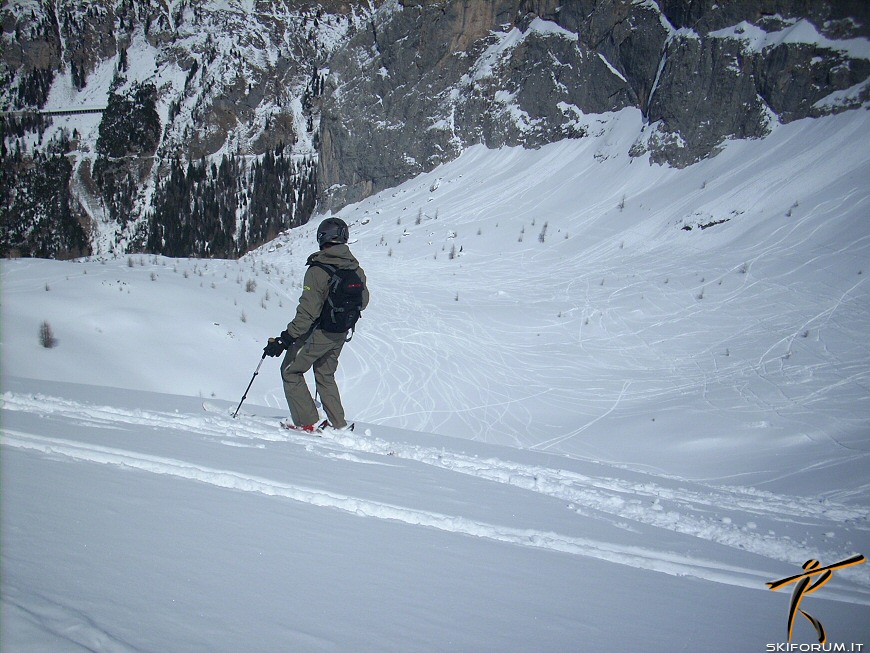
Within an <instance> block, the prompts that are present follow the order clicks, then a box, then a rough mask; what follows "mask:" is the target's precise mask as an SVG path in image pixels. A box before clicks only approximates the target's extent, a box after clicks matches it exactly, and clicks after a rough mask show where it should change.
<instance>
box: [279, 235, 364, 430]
mask: <svg viewBox="0 0 870 653" xmlns="http://www.w3.org/2000/svg"><path fill="white" fill-rule="evenodd" d="M348 237H349V232H348V227H347V224H345V223H344V221H343V220H341V219H339V218H327V219H326V220H324V221H323V222H322V223H321V224H320V226H319V228H318V230H317V241H318V244H319V245H320V250H319V251H317V252H315V253H314V254H312V255H311V256H309V257H308V261H307V265H308V270H307V271H306V272H305V278H304V280H303V282H302V295H301V296H300V297H299V304H298V306H297V308H296V315H295V317H294V318H293V320H292V321H291V322H290V323H289V324H288V325H287V329H286V330H285V331H283V332H282V333H281V335H280V336H279V337H278V338H273V339H270V341H269V344H268V345H266V348H265V352H266V354H268V355H269V356H278V355H280V354H281V353H282V352H284V350H286V352H287V353H286V354H285V356H284V360H283V362H282V363H281V378H282V380H283V382H284V395H285V397H286V398H287V405H288V406H289V408H290V416H291V420H292V423H291V422H288V423H285V424H284V425H285V426H287V427H288V428H294V429H301V430H304V431H314V430H316V429H317V428H322V427H323V426H325V425H329V426H331V427H333V428H337V429H342V428H346V427H347V421H346V420H345V415H344V407H343V406H342V403H341V396H340V394H339V391H338V385H337V384H336V382H335V371H336V369H337V368H338V356H339V354H340V353H341V350H342V348H343V347H344V344H345V342H346V341H347V339H348V337H347V333H348V332H347V330H345V331H337V332H335V331H327V330H325V329H323V328H320V321H321V315H322V313H323V309H324V305H325V304H327V300H328V298H329V294H330V280H331V278H332V276H333V274H332V272H330V268H334V269H338V270H352V271H353V272H355V273H356V275H357V277H358V278H359V280H360V281H361V282H362V284H363V288H362V291H361V293H360V301H359V304H360V306H359V311H362V309H364V308H365V307H366V305H368V301H369V292H368V284H367V280H366V276H365V272H364V271H363V269H362V268H361V267H360V265H359V261H357V259H356V257H354V255H353V254H352V253H351V251H350V248H349V247H348V245H347V241H348ZM312 367H313V368H314V381H315V386H316V390H317V394H319V395H320V401H321V403H322V405H323V410H324V412H325V413H326V417H327V424H321V425H320V427H318V426H317V424H318V422H319V421H320V416H319V414H318V412H317V406H316V405H315V403H314V400H313V398H312V397H311V393H310V391H309V389H308V385H307V384H306V383H305V378H304V374H305V372H307V371H308V370H309V369H311V368H312Z"/></svg>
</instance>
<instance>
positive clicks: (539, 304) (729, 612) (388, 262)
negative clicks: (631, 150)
mask: <svg viewBox="0 0 870 653" xmlns="http://www.w3.org/2000/svg"><path fill="white" fill-rule="evenodd" d="M588 120H589V122H588V124H586V125H585V126H584V127H585V128H586V129H587V130H588V132H589V136H588V137H587V138H584V139H579V140H573V141H563V142H560V143H556V144H551V145H547V146H545V147H542V148H541V149H539V150H535V151H529V150H523V149H521V148H503V149H501V150H488V149H486V148H484V147H475V148H471V149H470V150H468V151H466V152H465V153H463V155H462V156H460V157H459V158H458V159H457V160H455V161H453V162H451V163H449V164H445V165H443V166H440V167H439V168H437V169H436V170H434V171H433V172H431V173H427V174H423V175H420V176H418V177H416V178H414V179H412V180H409V181H408V182H406V183H404V184H402V185H400V186H398V187H396V188H393V189H390V190H387V191H383V192H381V193H379V194H377V195H375V196H373V197H371V198H368V199H367V200H365V201H363V202H360V203H359V204H356V205H350V206H347V207H345V208H343V209H342V210H341V211H339V212H337V213H336V215H339V216H341V217H342V218H344V219H345V220H347V221H348V222H349V223H350V225H351V238H352V243H351V248H352V250H353V252H354V253H355V254H356V255H357V257H358V258H359V259H360V261H361V262H362V264H363V266H364V268H365V270H366V273H367V276H368V278H369V282H370V285H371V292H372V302H371V305H370V307H369V308H368V309H367V310H366V312H365V315H364V317H363V319H362V320H361V322H360V323H359V328H358V329H357V332H356V334H355V336H354V338H353V340H352V342H351V343H350V344H349V345H347V348H346V349H345V351H344V352H343V353H342V357H341V367H340V369H339V384H340V387H341V390H342V396H343V400H344V404H345V406H346V408H347V411H348V415H349V417H351V418H352V419H353V420H354V421H355V422H356V424H357V427H356V430H355V431H354V432H352V433H350V434H334V433H333V434H326V435H325V436H324V437H323V438H311V437H309V436H295V435H292V434H288V433H287V432H286V431H283V430H281V429H279V428H278V427H277V426H276V422H277V420H278V419H279V418H280V417H282V416H286V413H287V409H286V405H285V403H284V399H283V394H282V390H281V385H280V380H279V376H278V366H277V364H276V361H274V360H273V359H267V360H266V361H264V363H263V366H262V368H261V369H260V373H259V375H258V376H257V377H256V378H255V379H254V382H253V385H252V387H251V391H250V393H249V395H248V399H247V401H246V402H245V404H244V406H243V409H242V416H241V417H239V418H238V419H235V420H234V419H232V418H231V417H230V415H229V412H230V411H231V410H233V409H234V408H235V407H236V405H237V404H238V401H239V399H240V398H241V395H242V393H243V391H244V389H245V386H246V384H247V383H248V382H249V381H250V380H251V378H252V374H253V373H254V370H255V368H256V366H257V364H258V362H259V361H260V358H261V355H262V347H263V345H264V344H265V342H266V339H267V338H268V337H269V336H274V335H276V334H277V333H279V332H280V330H281V329H283V328H284V325H285V324H286V322H287V321H288V320H289V319H290V318H291V317H292V315H293V311H294V308H295V302H296V299H297V298H298V295H299V292H300V286H299V284H300V283H301V278H302V274H303V273H304V263H305V258H306V257H307V255H308V254H309V253H310V252H311V251H313V250H314V248H315V246H314V242H315V241H314V231H315V229H316V223H317V222H319V220H320V219H322V218H324V217H326V216H325V215H318V216H315V219H314V220H312V222H311V223H310V224H309V225H306V226H304V227H302V228H300V229H294V230H291V231H288V232H286V233H284V234H282V235H281V236H279V237H278V238H277V239H275V240H274V241H272V242H271V243H269V244H268V245H266V246H263V247H262V248H260V249H258V250H256V251H254V252H251V253H250V254H248V255H247V256H245V257H243V258H242V259H240V260H193V259H170V258H166V257H161V256H154V255H134V256H129V257H121V258H117V259H100V258H91V259H81V260H77V261H70V262H61V261H40V260H6V261H3V262H2V269H0V271H2V276H3V285H2V293H3V294H2V302H0V308H2V313H0V319H2V322H0V326H2V329H0V344H2V350H3V367H2V372H3V377H2V380H3V395H2V396H3V404H2V409H3V420H2V439H0V444H2V449H3V456H2V463H3V474H2V483H3V487H2V496H3V501H4V506H3V508H4V509H3V513H2V514H3V520H4V521H3V528H2V529H0V537H2V538H3V539H2V543H0V556H2V557H0V560H2V565H3V603H2V610H3V612H2V616H3V624H4V626H3V629H2V631H0V632H2V635H0V636H2V638H3V641H2V644H3V647H4V648H7V647H9V648H10V649H11V650H15V649H19V648H21V649H39V648H40V647H41V648H43V649H49V650H58V651H68V650H69V651H78V650H82V649H91V650H93V649H115V650H120V651H133V650H166V649H168V648H171V649H173V650H178V651H195V650H203V649H208V650H212V649H215V648H220V647H221V646H227V647H228V648H235V649H238V650H242V649H244V650H254V651H274V650H284V649H288V648H289V649H291V650H293V649H300V650H311V651H327V650H359V651H375V650H378V651H384V650H388V651H442V650H505V651H521V650H572V649H574V648H577V647H578V646H580V645H582V646H583V647H584V649H585V650H591V651H605V650H610V651H612V650H648V651H672V650H673V649H674V646H675V642H676V643H679V644H681V645H683V646H685V647H688V648H697V649H699V650H710V651H733V650H756V649H759V650H760V649H764V648H765V645H766V644H769V643H774V642H784V641H785V639H786V634H785V632H786V618H787V609H788V596H787V593H784V592H783V591H782V590H780V591H779V592H770V591H769V590H768V589H767V588H766V586H765V583H766V582H767V581H772V580H775V579H776V578H783V577H787V576H789V575H792V574H796V573H799V570H800V566H801V565H802V564H804V562H805V561H806V560H808V559H818V560H820V561H821V562H822V564H832V563H834V562H837V561H840V560H843V559H846V558H847V557H849V556H852V555H855V554H864V555H868V554H870V496H868V485H867V481H866V478H867V470H868V461H870V440H868V434H870V430H868V422H870V405H868V401H870V397H868V394H867V391H866V388H867V383H868V376H870V352H868V347H867V344H866V338H865V337H864V334H866V333H867V331H868V326H870V314H868V308H870V301H868V299H870V296H868V289H867V285H866V282H865V279H866V275H867V274H868V272H867V271H868V269H870V268H868V265H867V264H868V261H870V257H868V243H870V237H868V232H867V226H866V210H867V206H868V200H870V196H868V187H867V185H866V180H867V179H868V178H870V154H868V150H867V148H866V147H865V143H866V134H867V133H868V128H870V114H868V113H867V112H866V111H860V112H851V113H845V114H841V115H838V116H831V117H826V118H822V119H818V120H803V121H796V122H795V123H792V124H789V125H782V126H779V127H777V128H776V129H775V130H774V131H773V133H772V134H771V135H770V136H769V137H767V138H766V139H763V140H754V141H732V142H729V143H728V144H727V145H726V146H725V149H724V151H723V152H722V153H721V154H720V155H719V156H717V157H715V158H713V159H709V160H705V161H703V162H700V163H698V164H696V165H694V166H691V167H689V168H686V169H684V170H676V169H673V168H667V167H662V166H658V165H649V163H648V161H646V160H644V159H643V158H641V159H638V158H632V157H629V156H628V155H627V154H626V143H627V142H629V141H630V140H631V139H633V138H634V135H635V134H636V130H637V128H638V125H639V124H640V122H641V116H640V115H639V113H638V112H637V111H636V110H634V109H628V110H624V111H621V112H619V113H616V114H613V115H609V116H606V119H605V118H598V117H590V118H589V119H588ZM42 322H47V323H48V324H50V326H51V328H52V331H53V335H54V337H55V338H56V340H57V342H56V346H55V347H53V348H51V349H46V348H44V347H42V346H40V343H39V334H40V325H41V324H42ZM204 408H205V410H204ZM802 608H803V609H804V610H806V611H807V612H808V613H810V614H812V615H813V616H814V617H817V618H818V619H820V620H821V622H822V623H824V625H825V627H826V629H827V631H828V633H829V637H830V641H831V642H837V643H846V645H847V646H848V644H849V643H851V642H858V643H863V642H867V641H868V637H870V633H868V630H867V624H868V623H870V619H868V617H870V565H867V564H863V565H859V566H855V567H853V568H850V569H844V570H841V571H838V572H837V573H836V574H835V575H834V578H833V579H832V580H831V582H830V583H829V584H828V585H826V586H825V587H824V588H822V589H821V590H819V591H818V592H816V593H814V594H813V595H811V596H810V597H808V598H807V599H805V600H804V602H803V604H802ZM627 615H628V616H627ZM723 615H725V616H724V617H723ZM723 619H724V621H723ZM723 623H727V626H728V627H726V628H724V629H723ZM793 641H794V643H796V644H798V643H804V644H806V643H811V642H814V641H816V640H815V634H814V631H813V628H812V627H811V626H810V625H809V623H808V622H806V621H805V620H802V621H800V622H799V623H798V624H796V628H795V637H794V640H793Z"/></svg>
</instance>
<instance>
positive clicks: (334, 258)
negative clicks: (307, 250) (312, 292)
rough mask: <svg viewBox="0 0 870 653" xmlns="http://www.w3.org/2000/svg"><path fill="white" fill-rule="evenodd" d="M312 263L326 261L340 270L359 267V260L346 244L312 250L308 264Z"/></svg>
mask: <svg viewBox="0 0 870 653" xmlns="http://www.w3.org/2000/svg"><path fill="white" fill-rule="evenodd" d="M312 263H326V264H327V265H333V266H335V267H337V268H339V269H341V270H356V269H357V268H358V267H359V261H357V260H356V257H355V256H354V255H353V254H352V253H351V251H350V247H348V246H347V245H344V244H342V245H332V246H331V247H327V248H326V249H322V250H320V251H319V252H314V254H312V255H311V256H309V257H308V263H307V264H308V265H311V264H312Z"/></svg>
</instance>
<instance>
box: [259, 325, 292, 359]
mask: <svg viewBox="0 0 870 653" xmlns="http://www.w3.org/2000/svg"><path fill="white" fill-rule="evenodd" d="M292 346H293V338H291V337H290V334H289V333H287V332H286V331H282V332H281V335H280V336H278V337H277V338H269V344H267V345H266V346H265V347H263V353H264V354H266V356H280V355H281V354H283V353H284V351H285V350H287V349H290V347H292Z"/></svg>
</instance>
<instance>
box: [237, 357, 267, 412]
mask: <svg viewBox="0 0 870 653" xmlns="http://www.w3.org/2000/svg"><path fill="white" fill-rule="evenodd" d="M264 360H266V352H265V351H264V352H263V357H262V358H261V359H260V364H259V365H257V369H255V370H254V376H252V377H251V382H250V383H249V384H248V387H247V388H245V394H243V395H242V400H241V401H240V402H239V405H238V406H236V412H234V413H233V419H235V418H236V415H238V414H239V409H240V408H241V407H242V404H243V403H245V399H247V398H248V390H250V389H251V386H252V385H254V379H256V378H257V374H259V373H260V365H262V364H263V361H264Z"/></svg>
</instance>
